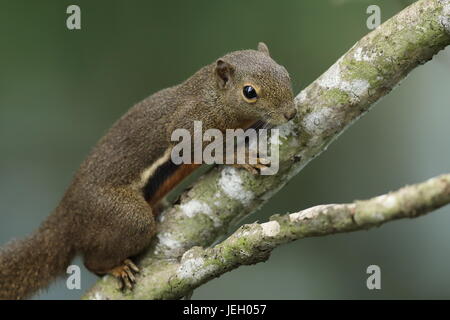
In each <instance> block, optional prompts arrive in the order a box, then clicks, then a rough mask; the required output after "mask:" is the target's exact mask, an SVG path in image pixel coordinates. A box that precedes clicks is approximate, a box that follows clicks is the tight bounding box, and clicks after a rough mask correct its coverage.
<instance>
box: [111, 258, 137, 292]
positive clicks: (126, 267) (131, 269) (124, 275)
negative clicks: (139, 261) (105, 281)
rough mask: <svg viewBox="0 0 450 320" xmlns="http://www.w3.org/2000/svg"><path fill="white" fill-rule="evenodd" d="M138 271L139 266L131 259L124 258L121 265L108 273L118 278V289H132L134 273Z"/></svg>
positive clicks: (134, 279)
mask: <svg viewBox="0 0 450 320" xmlns="http://www.w3.org/2000/svg"><path fill="white" fill-rule="evenodd" d="M138 272H139V268H138V267H137V266H136V265H135V264H134V263H133V261H131V260H130V259H126V260H125V261H124V262H123V264H122V265H120V266H118V267H116V268H114V269H112V270H111V271H110V274H111V275H112V276H114V277H115V278H117V279H119V280H120V282H121V286H120V289H121V290H125V289H130V290H131V289H133V286H134V284H135V283H136V277H135V273H138Z"/></svg>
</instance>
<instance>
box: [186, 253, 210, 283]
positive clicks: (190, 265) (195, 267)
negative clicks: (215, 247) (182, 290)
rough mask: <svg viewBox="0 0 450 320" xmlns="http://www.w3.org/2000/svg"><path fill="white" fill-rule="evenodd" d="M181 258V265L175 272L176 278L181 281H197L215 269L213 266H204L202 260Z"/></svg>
mask: <svg viewBox="0 0 450 320" xmlns="http://www.w3.org/2000/svg"><path fill="white" fill-rule="evenodd" d="M183 258H184V255H183ZM183 258H182V259H181V265H180V267H179V268H178V270H177V276H178V277H179V278H181V279H191V280H193V281H198V280H201V279H202V278H203V277H204V276H205V275H207V274H210V273H211V272H212V271H213V270H214V269H215V268H214V266H213V265H209V266H205V260H203V258H190V259H183Z"/></svg>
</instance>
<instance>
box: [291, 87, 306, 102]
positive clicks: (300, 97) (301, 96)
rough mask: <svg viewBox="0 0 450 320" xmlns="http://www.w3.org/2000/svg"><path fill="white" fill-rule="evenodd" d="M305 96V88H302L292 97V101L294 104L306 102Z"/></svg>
mask: <svg viewBox="0 0 450 320" xmlns="http://www.w3.org/2000/svg"><path fill="white" fill-rule="evenodd" d="M306 99H307V96H306V90H302V91H301V92H300V93H299V94H298V95H297V96H296V97H295V99H294V103H295V104H296V105H299V104H300V105H301V104H303V103H305V102H306Z"/></svg>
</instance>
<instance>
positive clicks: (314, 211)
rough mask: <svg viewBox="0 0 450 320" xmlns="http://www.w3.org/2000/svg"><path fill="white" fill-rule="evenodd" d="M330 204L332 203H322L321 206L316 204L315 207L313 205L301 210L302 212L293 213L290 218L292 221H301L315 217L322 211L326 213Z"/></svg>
mask: <svg viewBox="0 0 450 320" xmlns="http://www.w3.org/2000/svg"><path fill="white" fill-rule="evenodd" d="M329 206H331V205H329V204H323V205H320V206H315V207H312V208H308V209H305V210H303V211H300V212H295V213H291V214H290V215H289V220H290V221H291V222H299V221H301V220H305V219H313V218H315V217H316V216H317V215H318V214H319V213H320V212H322V213H326V212H327V208H328V207H329Z"/></svg>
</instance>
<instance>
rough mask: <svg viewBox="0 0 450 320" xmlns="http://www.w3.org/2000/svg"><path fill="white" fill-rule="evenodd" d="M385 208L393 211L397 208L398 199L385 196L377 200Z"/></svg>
mask: <svg viewBox="0 0 450 320" xmlns="http://www.w3.org/2000/svg"><path fill="white" fill-rule="evenodd" d="M376 201H377V202H379V203H381V204H382V205H383V206H384V207H385V208H387V209H392V208H395V207H396V206H397V199H396V198H395V196H393V195H389V194H385V195H382V196H379V197H377V198H376Z"/></svg>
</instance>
